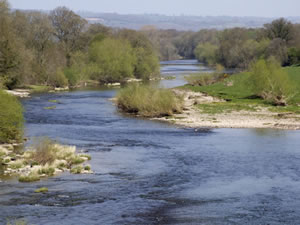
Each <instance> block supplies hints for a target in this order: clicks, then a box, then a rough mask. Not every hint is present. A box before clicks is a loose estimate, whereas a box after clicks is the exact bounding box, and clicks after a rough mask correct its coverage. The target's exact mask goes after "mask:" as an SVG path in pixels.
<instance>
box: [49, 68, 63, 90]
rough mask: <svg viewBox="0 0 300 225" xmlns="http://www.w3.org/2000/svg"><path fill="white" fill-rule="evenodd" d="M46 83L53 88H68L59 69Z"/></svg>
mask: <svg viewBox="0 0 300 225" xmlns="http://www.w3.org/2000/svg"><path fill="white" fill-rule="evenodd" d="M48 83H49V84H50V85H51V86H53V87H66V86H68V80H67V78H66V76H65V74H64V72H63V71H62V70H61V69H57V71H56V73H54V74H53V75H52V76H51V77H50V80H49V81H48Z"/></svg>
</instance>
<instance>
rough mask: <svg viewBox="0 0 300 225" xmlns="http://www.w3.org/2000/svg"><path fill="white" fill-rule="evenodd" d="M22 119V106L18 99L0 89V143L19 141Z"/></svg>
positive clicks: (21, 132) (21, 131)
mask: <svg viewBox="0 0 300 225" xmlns="http://www.w3.org/2000/svg"><path fill="white" fill-rule="evenodd" d="M23 121H24V119H23V108H22V105H21V104H20V102H19V101H18V99H17V98H16V97H14V96H12V95H9V94H7V93H5V92H4V91H1V90H0V144H1V143H10V142H12V141H20V140H21V139H22V134H23Z"/></svg>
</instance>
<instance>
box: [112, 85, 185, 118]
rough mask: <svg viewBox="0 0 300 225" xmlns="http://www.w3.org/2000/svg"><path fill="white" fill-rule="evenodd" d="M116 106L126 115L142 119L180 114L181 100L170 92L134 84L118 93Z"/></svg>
mask: <svg viewBox="0 0 300 225" xmlns="http://www.w3.org/2000/svg"><path fill="white" fill-rule="evenodd" d="M117 105H118V108H119V109H121V110H122V111H124V112H127V113H133V114H136V115H140V116H144V117H162V116H171V115H173V114H174V113H177V112H181V110H182V99H181V98H180V97H177V96H176V95H175V94H174V93H173V92H172V91H171V90H167V89H162V88H156V87H153V86H146V85H136V84H135V85H130V86H128V87H126V88H124V89H122V90H121V91H120V92H119V93H118V95H117Z"/></svg>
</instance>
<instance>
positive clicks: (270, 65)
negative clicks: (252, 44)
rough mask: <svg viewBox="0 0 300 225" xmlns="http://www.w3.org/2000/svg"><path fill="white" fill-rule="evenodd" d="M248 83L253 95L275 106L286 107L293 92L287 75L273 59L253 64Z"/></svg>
mask: <svg viewBox="0 0 300 225" xmlns="http://www.w3.org/2000/svg"><path fill="white" fill-rule="evenodd" d="M249 81H250V84H251V86H252V89H253V91H254V92H255V94H257V95H258V96H260V97H262V98H263V99H265V100H268V101H271V102H272V103H273V104H275V105H286V104H287V103H288V102H289V100H290V99H291V97H292V96H293V94H294V91H295V90H294V88H293V85H292V84H291V82H290V80H289V78H288V75H287V73H286V72H285V71H284V70H283V69H282V68H281V66H280V64H279V63H278V62H276V61H275V60H274V59H270V60H269V61H265V60H263V59H262V60H259V61H257V62H256V63H255V64H253V66H252V68H251V76H250V80H249Z"/></svg>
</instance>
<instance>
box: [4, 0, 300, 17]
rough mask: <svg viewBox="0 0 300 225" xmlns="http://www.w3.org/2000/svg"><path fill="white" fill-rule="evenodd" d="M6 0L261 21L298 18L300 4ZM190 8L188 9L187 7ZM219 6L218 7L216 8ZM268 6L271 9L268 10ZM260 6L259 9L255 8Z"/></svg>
mask: <svg viewBox="0 0 300 225" xmlns="http://www.w3.org/2000/svg"><path fill="white" fill-rule="evenodd" d="M88 1H89V3H90V4H87V1H85V2H82V1H80V0H72V1H71V0H53V1H43V2H41V1H38V0H27V1H26V2H25V1H23V0H9V3H10V5H11V7H12V8H14V9H20V10H47V11H48V10H52V9H54V8H56V7H58V6H66V7H67V8H70V9H71V10H73V11H76V12H91V13H116V14H120V15H132V14H133V15H164V16H202V17H217V16H228V17H261V18H279V17H299V14H298V7H300V1H297V0H286V1H285V2H284V3H283V2H282V1H281V0H265V1H264V2H259V1H260V0H252V1H251V2H250V1H248V2H241V1H239V0H228V1H227V2H222V1H220V0H211V1H209V2H203V3H202V2H201V1H197V0H186V1H185V2H182V1H180V2H179V1H171V0H166V1H164V2H159V1H158V0H153V1H152V2H151V3H150V2H142V1H138V0H128V1H126V3H124V2H123V1H120V0H111V1H110V2H105V3H99V2H97V1H96V0H88ZM187 5H189V6H187ZM216 5H218V6H219V7H216ZM270 5H271V6H272V7H270ZM258 6H259V7H258Z"/></svg>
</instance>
